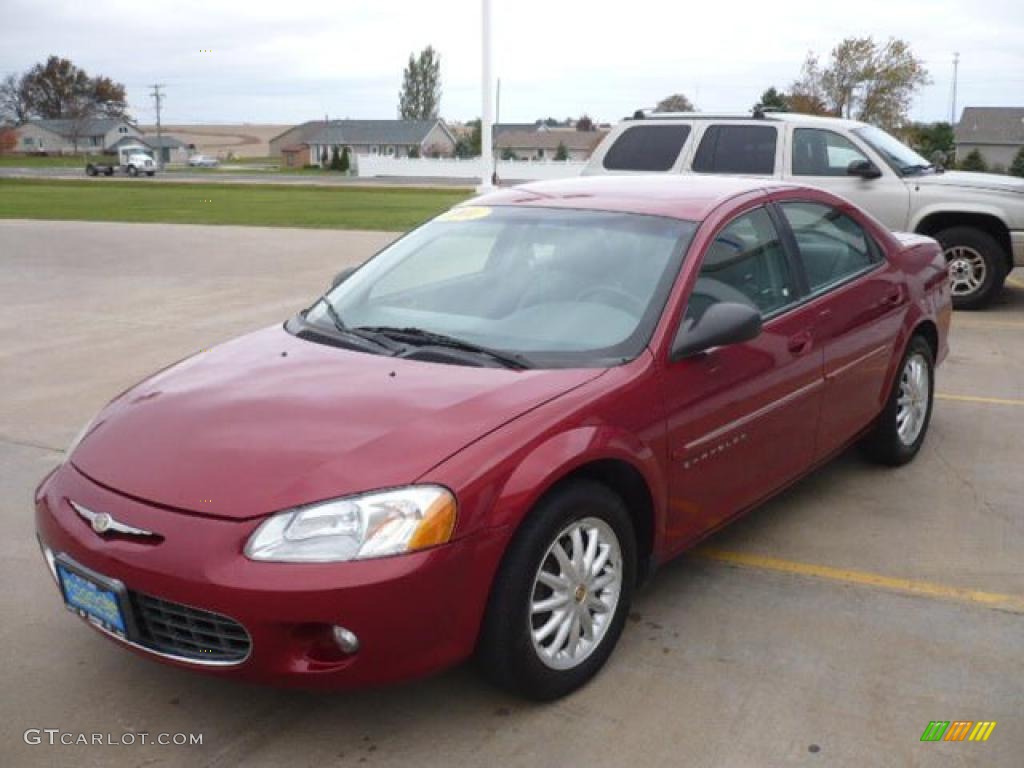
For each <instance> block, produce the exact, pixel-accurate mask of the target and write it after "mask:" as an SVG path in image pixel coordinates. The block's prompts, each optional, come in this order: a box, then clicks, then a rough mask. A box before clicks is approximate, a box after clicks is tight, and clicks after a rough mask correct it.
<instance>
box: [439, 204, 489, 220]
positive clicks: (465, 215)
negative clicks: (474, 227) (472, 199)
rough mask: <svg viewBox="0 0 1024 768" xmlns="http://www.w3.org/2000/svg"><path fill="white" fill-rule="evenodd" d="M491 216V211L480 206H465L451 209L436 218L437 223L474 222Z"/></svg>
mask: <svg viewBox="0 0 1024 768" xmlns="http://www.w3.org/2000/svg"><path fill="white" fill-rule="evenodd" d="M490 215H491V209H490V208H486V207H484V206H482V205H465V206H460V207H458V208H452V209H451V210H450V211H447V212H445V213H442V214H441V215H440V216H438V217H437V220H438V221H475V220H476V219H483V218H486V217H488V216H490Z"/></svg>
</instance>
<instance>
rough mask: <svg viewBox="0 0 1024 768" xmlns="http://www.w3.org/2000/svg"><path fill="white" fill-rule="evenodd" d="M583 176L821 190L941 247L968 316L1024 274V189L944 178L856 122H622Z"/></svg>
mask: <svg viewBox="0 0 1024 768" xmlns="http://www.w3.org/2000/svg"><path fill="white" fill-rule="evenodd" d="M639 115H643V113H638V116H639ZM583 173H584V174H585V175H604V174H635V173H669V174H678V173H683V174H691V173H692V174H718V173H727V174H738V175H744V176H761V177H772V178H777V179H784V180H786V181H790V182H792V183H795V184H802V185H807V184H812V185H814V186H817V187H821V188H822V189H826V190H828V191H829V192H833V193H835V194H837V195H841V196H842V197H845V198H846V199H848V200H850V201H851V202H853V203H855V204H856V205H859V206H860V207H862V208H863V209H864V210H866V211H868V212H869V213H871V214H873V215H874V216H875V217H876V218H877V219H878V220H879V221H881V222H882V223H883V224H885V226H887V227H888V228H889V229H891V230H893V231H905V232H918V233H921V234H924V235H929V236H931V237H934V238H936V239H937V240H938V241H939V242H940V243H942V246H943V248H944V250H945V254H946V259H947V261H949V264H950V279H951V281H952V286H953V303H954V305H955V306H956V307H958V308H962V309H976V308H980V307H984V306H986V305H987V304H989V303H990V302H991V301H992V300H993V299H994V298H995V297H996V296H997V295H998V294H999V291H1000V290H1001V289H1002V287H1003V283H1004V281H1005V279H1006V276H1007V274H1008V273H1009V272H1010V271H1011V270H1012V269H1013V268H1014V266H1024V180H1022V179H1016V178H1013V177H1009V176H998V175H995V174H987V173H962V172H959V171H956V172H954V171H943V170H942V169H941V168H936V167H935V166H933V165H932V164H931V163H929V162H928V161H927V160H925V159H924V158H923V157H921V156H920V155H919V154H917V153H916V152H914V151H913V150H912V149H910V148H909V147H907V146H906V145H904V144H902V143H901V142H900V141H898V140H897V139H895V138H893V137H892V136H890V135H889V134H888V133H886V132H885V131H882V130H879V129H878V128H875V127H874V126H871V125H867V124H865V123H860V122H857V121H855V120H840V119H838V118H827V117H812V116H809V115H798V114H791V113H778V112H767V113H761V112H756V113H755V114H754V116H753V117H751V116H750V115H744V116H736V115H731V116H729V115H711V114H703V113H675V114H664V113H661V114H659V113H653V114H649V115H646V116H643V119H637V120H627V121H624V122H623V123H620V124H619V125H618V126H617V127H616V128H615V129H614V130H612V131H611V132H610V133H609V135H608V136H607V137H606V138H605V139H604V141H603V142H602V143H601V145H600V146H599V147H598V148H597V150H595V152H594V154H593V155H592V156H591V158H590V161H589V163H588V164H587V166H586V168H585V169H584V171H583Z"/></svg>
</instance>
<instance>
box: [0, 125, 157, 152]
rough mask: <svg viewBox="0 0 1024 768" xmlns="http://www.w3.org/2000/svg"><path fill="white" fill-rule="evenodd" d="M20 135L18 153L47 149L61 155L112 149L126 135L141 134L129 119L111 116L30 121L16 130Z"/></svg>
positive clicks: (134, 135)
mask: <svg viewBox="0 0 1024 768" xmlns="http://www.w3.org/2000/svg"><path fill="white" fill-rule="evenodd" d="M14 133H15V135H16V137H17V141H18V143H17V145H16V147H15V150H14V151H16V152H23V153H25V154H34V153H39V152H45V153H47V154H50V155H62V154H68V153H72V154H74V153H77V152H93V153H99V152H103V151H106V150H110V149H113V148H114V146H115V145H116V144H117V143H118V142H119V141H121V140H122V139H124V138H126V137H134V138H138V137H140V136H141V135H142V132H141V131H139V129H138V128H136V127H135V126H134V125H132V124H131V123H129V122H128V121H126V120H118V119H116V118H111V117H102V118H88V119H83V120H77V119H62V120H29V121H27V122H25V123H22V124H21V125H19V126H18V127H17V128H15V129H14Z"/></svg>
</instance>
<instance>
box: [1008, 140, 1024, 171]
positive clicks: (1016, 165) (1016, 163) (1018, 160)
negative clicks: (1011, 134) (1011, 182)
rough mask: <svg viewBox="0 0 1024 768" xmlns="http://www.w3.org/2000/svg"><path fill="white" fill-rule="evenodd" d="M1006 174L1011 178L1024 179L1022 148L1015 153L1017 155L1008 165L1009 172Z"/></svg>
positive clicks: (1023, 152)
mask: <svg viewBox="0 0 1024 768" xmlns="http://www.w3.org/2000/svg"><path fill="white" fill-rule="evenodd" d="M1008 173H1009V174H1010V175H1011V176H1020V177H1022V178H1024V147H1021V148H1020V149H1019V150H1018V151H1017V155H1016V156H1015V157H1014V158H1013V162H1012V163H1010V170H1009V171H1008Z"/></svg>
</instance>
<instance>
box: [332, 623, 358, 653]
mask: <svg viewBox="0 0 1024 768" xmlns="http://www.w3.org/2000/svg"><path fill="white" fill-rule="evenodd" d="M332 632H333V634H334V642H336V643H337V644H338V647H339V648H341V650H343V651H344V652H345V653H350V654H351V653H355V652H356V651H358V650H359V638H358V637H356V636H355V633H354V632H351V631H349V630H347V629H345V628H344V627H333V628H332Z"/></svg>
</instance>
